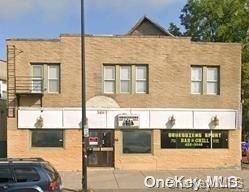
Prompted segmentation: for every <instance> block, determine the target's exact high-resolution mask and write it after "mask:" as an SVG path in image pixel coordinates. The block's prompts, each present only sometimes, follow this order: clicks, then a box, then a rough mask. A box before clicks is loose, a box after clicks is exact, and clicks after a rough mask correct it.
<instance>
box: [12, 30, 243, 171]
mask: <svg viewBox="0 0 249 192" xmlns="http://www.w3.org/2000/svg"><path fill="white" fill-rule="evenodd" d="M7 43H8V45H15V46H16V49H17V50H19V51H20V53H19V54H18V55H17V56H16V75H17V76H18V75H21V76H25V75H26V76H29V75H31V68H30V63H60V64H61V67H60V70H61V93H60V94H45V95H44V96H43V106H44V107H79V106H80V105H81V86H80V85H81V74H80V69H81V64H80V37H79V36H74V35H62V36H61V37H60V39H57V40H9V41H8V42H7ZM104 63H111V64H148V65H149V94H112V95H107V96H110V97H112V98H113V99H114V100H116V102H117V103H118V105H119V106H120V107H133V108H136V107H141V108H143V107H145V108H146V107H149V108H158V107H161V108H167V107H168V108H217V109H235V110H238V109H239V106H240V81H241V47H240V45H239V44H229V43H227V44H225V43H194V42H191V41H190V39H189V38H171V37H140V36H138V37H137V36H115V37H94V36H88V37H86V65H87V69H86V74H87V98H88V99H90V98H92V97H94V96H97V95H103V91H102V78H103V77H102V74H103V71H102V70H103V68H102V66H103V64H104ZM198 64H200V65H219V66H220V79H221V81H220V95H217V96H204V95H201V96H194V95H191V94H190V91H191V87H190V86H191V76H190V70H191V65H198ZM37 100H38V98H34V97H33V98H32V99H29V98H27V97H25V98H22V99H21V102H20V104H21V105H23V106H37V103H39V102H38V101H37ZM153 133H154V134H153V135H154V136H153V138H154V141H155V143H154V145H153V147H154V154H155V156H152V155H148V156H120V155H117V156H116V159H115V160H116V161H115V165H116V166H117V168H120V169H126V168H127V169H130V168H132V167H131V165H130V164H129V163H131V164H132V166H134V165H137V166H134V167H136V168H139V167H140V168H142V167H141V166H142V165H143V167H144V168H148V169H149V168H157V169H165V168H167V169H168V168H169V167H171V168H173V169H174V168H177V165H179V162H180V165H182V168H186V167H188V168H191V167H196V166H197V165H198V167H205V166H207V167H209V168H212V167H214V166H215V165H214V163H213V162H216V163H217V165H216V166H218V167H234V166H238V165H239V160H240V156H239V149H240V146H239V143H240V130H237V131H230V148H229V149H228V150H207V151H206V150H205V152H204V151H203V150H198V151H197V150H177V151H175V150H174V151H173V150H161V149H160V148H159V146H160V145H159V144H158V142H157V141H158V139H159V138H160V137H159V135H160V134H159V133H160V132H159V131H158V130H155V131H153ZM119 134H120V133H119V131H117V132H116V136H117V137H119ZM80 135H81V133H80V132H79V131H78V130H66V131H65V137H66V138H65V142H66V145H65V149H60V150H56V153H55V150H54V149H51V150H44V149H43V150H40V149H31V148H30V138H29V137H30V132H29V131H28V130H18V129H17V118H9V119H8V156H9V157H31V156H42V157H44V158H46V159H47V160H49V161H51V162H52V163H54V164H55V165H56V167H57V168H58V169H59V170H78V169H80V167H81V163H80V162H81V160H80V158H81V156H80V153H81V150H80V147H81V142H80V141H81V138H80ZM120 141H121V140H120ZM116 144H117V146H116V147H115V150H116V151H115V152H116V154H120V151H118V150H120V147H119V143H116ZM189 152H191V153H189ZM192 156H193V157H195V158H193V159H194V160H191V161H190V160H188V159H190V158H191V157H192ZM209 156H212V157H213V156H214V158H212V159H210V158H208V159H207V158H206V157H209ZM65 158H67V159H66V160H65ZM185 158H187V160H186V159H185ZM184 159H185V160H184ZM201 160H203V161H201ZM175 161H178V163H175ZM165 162H168V165H165ZM138 163H139V165H138ZM140 165H141V166H140Z"/></svg>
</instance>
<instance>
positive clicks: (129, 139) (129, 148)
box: [123, 130, 151, 153]
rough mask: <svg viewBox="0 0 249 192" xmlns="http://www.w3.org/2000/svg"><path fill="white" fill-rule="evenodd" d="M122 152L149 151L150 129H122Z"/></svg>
mask: <svg viewBox="0 0 249 192" xmlns="http://www.w3.org/2000/svg"><path fill="white" fill-rule="evenodd" d="M123 153H151V131H150V130H123Z"/></svg>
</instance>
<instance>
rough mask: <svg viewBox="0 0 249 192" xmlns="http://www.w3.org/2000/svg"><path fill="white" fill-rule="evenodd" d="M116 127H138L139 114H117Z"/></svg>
mask: <svg viewBox="0 0 249 192" xmlns="http://www.w3.org/2000/svg"><path fill="white" fill-rule="evenodd" d="M118 128H139V115H126V114H125V115H123V114H122V115H118Z"/></svg>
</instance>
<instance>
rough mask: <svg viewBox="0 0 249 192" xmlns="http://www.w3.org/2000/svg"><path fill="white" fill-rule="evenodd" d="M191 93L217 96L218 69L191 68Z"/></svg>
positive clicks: (213, 67)
mask: <svg viewBox="0 0 249 192" xmlns="http://www.w3.org/2000/svg"><path fill="white" fill-rule="evenodd" d="M191 93H192V94H199V95H202V94H203V95H218V94H219V67H215V66H192V67H191Z"/></svg>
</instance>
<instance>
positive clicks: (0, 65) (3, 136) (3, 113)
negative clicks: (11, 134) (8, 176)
mask: <svg viewBox="0 0 249 192" xmlns="http://www.w3.org/2000/svg"><path fill="white" fill-rule="evenodd" d="M6 101H7V62H6V61H4V60H1V59H0V158H3V157H6V149H7V141H6V140H7V108H6V106H7V105H6Z"/></svg>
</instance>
